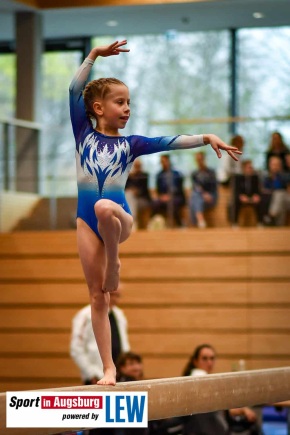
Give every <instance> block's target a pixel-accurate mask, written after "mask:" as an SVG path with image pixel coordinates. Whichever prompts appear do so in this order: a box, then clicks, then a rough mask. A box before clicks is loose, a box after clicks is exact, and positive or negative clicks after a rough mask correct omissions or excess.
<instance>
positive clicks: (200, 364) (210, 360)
mask: <svg viewBox="0 0 290 435" xmlns="http://www.w3.org/2000/svg"><path fill="white" fill-rule="evenodd" d="M215 358H216V356H215V352H214V350H213V349H211V348H210V347H204V348H202V349H201V351H200V352H199V355H198V357H197V358H196V359H195V360H194V365H195V367H196V368H198V369H201V370H204V371H205V372H207V373H208V374H209V373H212V371H213V370H214V365H215Z"/></svg>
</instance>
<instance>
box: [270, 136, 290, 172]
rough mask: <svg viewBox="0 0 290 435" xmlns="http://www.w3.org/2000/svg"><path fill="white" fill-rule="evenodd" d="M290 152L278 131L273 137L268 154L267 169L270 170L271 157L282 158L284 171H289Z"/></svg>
mask: <svg viewBox="0 0 290 435" xmlns="http://www.w3.org/2000/svg"><path fill="white" fill-rule="evenodd" d="M288 153H289V150H288V148H287V146H286V144H285V142H284V140H283V136H282V134H281V133H279V132H278V131H274V133H272V135H271V140H270V144H269V148H268V151H267V153H266V169H267V170H269V160H270V158H271V157H273V156H276V157H280V159H281V160H282V170H283V171H287V163H286V155H287V154H288Z"/></svg>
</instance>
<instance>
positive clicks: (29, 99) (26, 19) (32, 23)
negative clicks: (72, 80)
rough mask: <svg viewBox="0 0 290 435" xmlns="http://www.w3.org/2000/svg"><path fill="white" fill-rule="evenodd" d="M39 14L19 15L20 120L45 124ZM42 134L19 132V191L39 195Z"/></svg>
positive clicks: (17, 97) (17, 143) (17, 110)
mask: <svg viewBox="0 0 290 435" xmlns="http://www.w3.org/2000/svg"><path fill="white" fill-rule="evenodd" d="M41 18H42V17H41V15H40V14H38V13H35V12H19V13H17V14H16V54H17V79H16V80H17V83H16V90H17V92H16V118H18V119H23V120H26V121H32V122H38V121H41V111H40V105H41V101H40V85H41V83H40V80H41V55H42V51H43V50H42V47H43V40H42V19H41ZM38 147H39V133H38V132H37V130H34V131H33V130H31V129H27V128H23V127H21V128H20V127H18V128H17V132H16V183H15V185H16V190H18V191H24V192H38V155H39V153H38Z"/></svg>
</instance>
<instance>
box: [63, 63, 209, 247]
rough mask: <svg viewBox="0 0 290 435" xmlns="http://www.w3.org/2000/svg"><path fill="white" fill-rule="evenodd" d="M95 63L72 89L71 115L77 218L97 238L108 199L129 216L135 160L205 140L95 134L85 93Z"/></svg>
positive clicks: (77, 77)
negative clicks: (101, 207) (128, 188)
mask: <svg viewBox="0 0 290 435" xmlns="http://www.w3.org/2000/svg"><path fill="white" fill-rule="evenodd" d="M92 65H93V61H92V60H91V59H88V58H87V59H85V61H84V62H83V63H82V65H81V66H80V68H79V69H78V71H77V72H76V74H75V76H74V77H73V80H72V82H71V85H70V88H69V90H70V115H71V122H72V128H73V133H74V137H75V142H76V169H77V184H78V206H77V217H79V218H81V219H83V220H84V221H85V222H86V224H87V225H88V226H89V227H90V228H91V229H92V230H93V231H94V232H95V233H96V234H97V236H98V237H99V238H100V239H101V237H100V234H99V232H98V222H97V218H96V215H95V212H94V205H95V203H96V202H97V201H99V200H100V199H109V200H111V201H114V202H116V203H117V204H119V205H120V206H121V207H123V209H124V210H125V211H126V212H128V213H130V209H129V206H128V204H127V201H126V197H125V184H126V181H127V178H128V174H129V171H130V169H131V166H132V164H133V162H134V160H135V159H136V158H137V157H139V156H141V155H145V154H152V153H157V152H160V151H169V150H173V149H185V148H195V147H198V146H202V145H204V143H203V136H202V135H195V136H187V135H178V136H161V137H155V138H148V137H144V136H136V135H132V136H106V135H103V134H101V133H99V132H97V131H96V130H94V128H93V126H92V123H91V121H90V120H89V118H88V117H87V114H86V110H85V105H84V100H83V95H82V92H83V89H84V87H85V85H86V82H87V79H88V76H89V73H90V70H91V68H92Z"/></svg>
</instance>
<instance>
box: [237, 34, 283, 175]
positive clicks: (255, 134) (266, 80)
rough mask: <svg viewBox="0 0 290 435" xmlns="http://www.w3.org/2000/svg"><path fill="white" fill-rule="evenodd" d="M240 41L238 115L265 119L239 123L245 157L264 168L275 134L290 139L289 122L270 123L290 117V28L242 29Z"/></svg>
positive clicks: (239, 36) (239, 35)
mask: <svg viewBox="0 0 290 435" xmlns="http://www.w3.org/2000/svg"><path fill="white" fill-rule="evenodd" d="M238 38H239V74H238V85H239V111H240V115H241V116H245V117H255V118H259V117H260V118H264V119H261V120H260V121H257V122H247V123H240V125H239V133H240V134H242V135H243V136H244V137H245V139H246V142H247V146H246V149H245V154H246V155H248V156H249V157H251V158H252V159H254V161H255V165H256V167H258V168H264V166H265V163H264V160H265V158H264V155H265V151H266V150H267V147H268V144H269V137H270V134H271V132H273V131H274V130H278V131H280V132H281V133H282V134H284V136H285V139H286V141H287V140H288V143H289V139H290V120H288V121H279V120H275V119H273V120H268V119H267V118H271V117H273V118H275V117H278V116H289V114H290V81H289V77H290V28H289V27H287V28H286V27H285V28H270V29H241V30H239V31H238Z"/></svg>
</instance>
